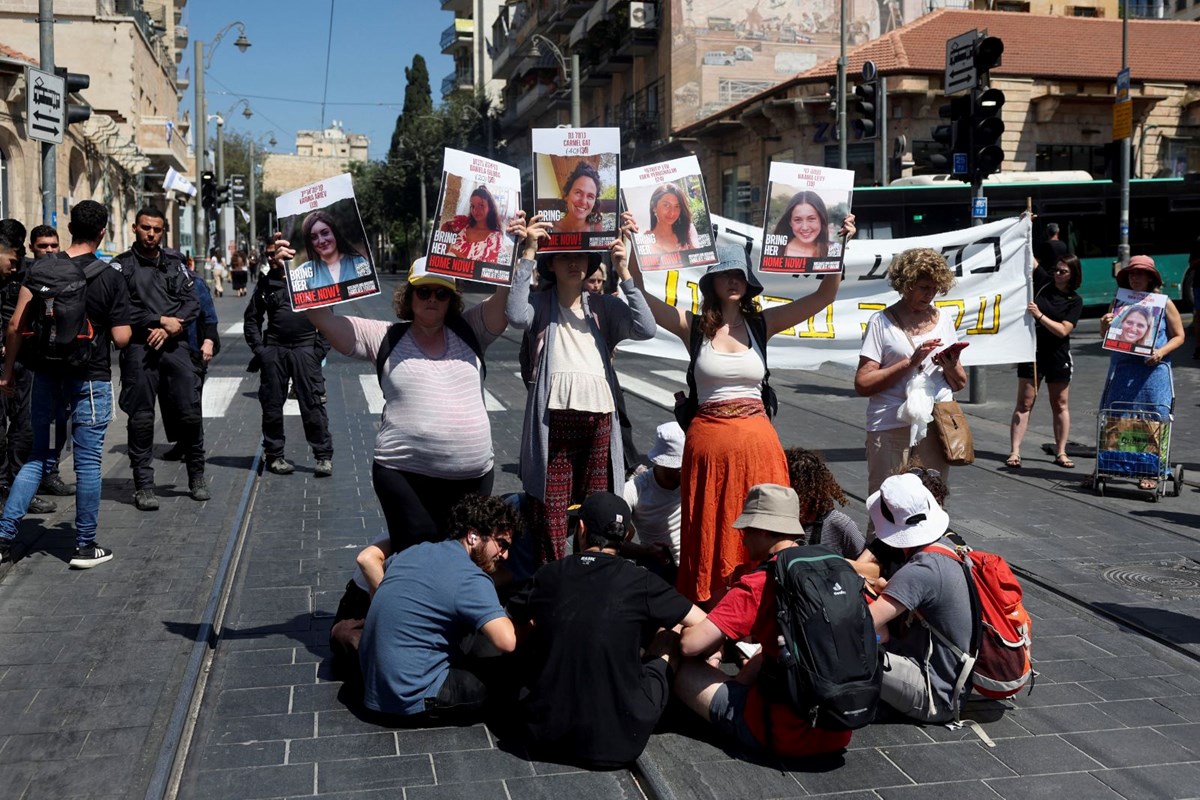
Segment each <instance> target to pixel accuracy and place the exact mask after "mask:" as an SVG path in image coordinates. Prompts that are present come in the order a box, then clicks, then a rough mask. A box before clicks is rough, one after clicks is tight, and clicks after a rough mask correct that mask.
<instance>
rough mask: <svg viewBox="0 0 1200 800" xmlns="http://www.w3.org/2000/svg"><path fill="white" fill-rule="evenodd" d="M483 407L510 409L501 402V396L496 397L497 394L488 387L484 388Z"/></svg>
mask: <svg viewBox="0 0 1200 800" xmlns="http://www.w3.org/2000/svg"><path fill="white" fill-rule="evenodd" d="M483 407H484V408H486V409H487V410H488V411H508V408H506V407H505V405H504V403H501V402H500V398H498V397H496V395H494V394H492V393H491V392H489V391H488V390H487V389H484V390H483Z"/></svg>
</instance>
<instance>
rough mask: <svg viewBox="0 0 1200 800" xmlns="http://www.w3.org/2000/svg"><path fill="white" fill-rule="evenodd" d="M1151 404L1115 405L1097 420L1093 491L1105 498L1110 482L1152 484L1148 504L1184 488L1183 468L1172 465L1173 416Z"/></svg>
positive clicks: (1178, 465)
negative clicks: (1126, 481)
mask: <svg viewBox="0 0 1200 800" xmlns="http://www.w3.org/2000/svg"><path fill="white" fill-rule="evenodd" d="M1160 408H1161V406H1159V405H1156V404H1153V403H1126V402H1120V401H1114V402H1113V403H1112V405H1111V406H1109V407H1106V408H1102V409H1100V412H1099V414H1098V415H1097V418H1096V469H1095V472H1094V473H1093V474H1092V488H1093V489H1094V490H1095V492H1096V494H1098V495H1100V496H1101V497H1103V496H1104V490H1105V484H1106V482H1107V481H1108V479H1110V478H1123V479H1127V480H1132V481H1135V482H1140V481H1142V480H1143V479H1146V478H1149V479H1151V480H1153V481H1155V484H1154V486H1155V488H1154V490H1153V492H1151V498H1150V499H1151V500H1153V501H1154V502H1158V498H1159V497H1161V496H1165V495H1166V494H1167V487H1168V484H1170V492H1171V496H1172V497H1178V496H1179V491H1180V489H1181V487H1182V486H1183V466H1182V465H1180V464H1176V465H1175V466H1174V468H1172V467H1171V466H1170V464H1171V461H1170V459H1171V422H1172V419H1173V418H1172V415H1170V414H1163V413H1162V412H1161V411H1159V410H1158V409H1160Z"/></svg>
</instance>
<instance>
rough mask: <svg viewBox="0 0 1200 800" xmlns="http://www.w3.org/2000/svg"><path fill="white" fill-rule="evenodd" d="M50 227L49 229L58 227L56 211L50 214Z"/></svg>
mask: <svg viewBox="0 0 1200 800" xmlns="http://www.w3.org/2000/svg"><path fill="white" fill-rule="evenodd" d="M50 227H51V228H57V227H58V212H57V211H51V212H50Z"/></svg>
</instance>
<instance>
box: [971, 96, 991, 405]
mask: <svg viewBox="0 0 1200 800" xmlns="http://www.w3.org/2000/svg"><path fill="white" fill-rule="evenodd" d="M978 95H979V87H978V86H973V87H971V108H975V107H976V105H977V104H976V99H977V97H978ZM968 147H970V148H971V150H972V152H973V151H974V149H975V139H974V131H971V136H970V137H969V138H968ZM978 197H983V178H982V177H981V176H980V175H979V174H978V173H976V174H974V175H972V176H971V204H972V207H973V206H974V204H975V198H978ZM982 224H983V218H982V217H976V216H975V214H974V211H972V213H971V226H972V227H974V226H976V225H982ZM967 400H968V402H970V403H971V404H972V405H979V404H980V403H986V402H987V373H985V372H984V371H983V367H967Z"/></svg>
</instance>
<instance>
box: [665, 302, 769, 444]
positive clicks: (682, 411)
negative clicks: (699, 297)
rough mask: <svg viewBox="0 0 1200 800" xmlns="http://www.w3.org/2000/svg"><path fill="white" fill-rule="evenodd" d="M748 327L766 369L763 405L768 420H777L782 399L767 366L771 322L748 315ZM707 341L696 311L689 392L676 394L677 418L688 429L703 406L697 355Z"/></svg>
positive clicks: (688, 378) (689, 367)
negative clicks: (780, 399) (697, 395)
mask: <svg viewBox="0 0 1200 800" xmlns="http://www.w3.org/2000/svg"><path fill="white" fill-rule="evenodd" d="M746 330H748V331H749V332H750V338H751V340H753V342H754V343H755V344H757V345H758V350H759V352H760V353H761V354H762V360H763V369H764V370H765V371H764V372H763V380H762V403H763V408H765V409H766V411H767V419H774V418H775V414H776V412H777V411H779V398H778V397H776V396H775V390H774V389H772V388H771V370H770V368H769V367H768V366H767V321H766V320H765V319H763V318H762V315H761V314H755V315H754V316H752V317H746ZM703 343H704V334H703V333H702V332H701V331H700V316H699V315H697V314H693V315H692V331H691V340H690V341H689V345H690V346H689V348H688V349H689V350H690V351H691V359H690V360H689V362H688V369H687V387H688V393H687V394H686V395H685V394H684V393H683V392H676V393H675V421H676V422H678V423H679V427H681V428H683V429H684V430H685V431H686V430H687V428H688V425H690V424H691V423H692V419H693V418H694V417H695V416H696V411H697V410H698V409H699V407H700V401H699V399H697V397H696V356H698V355H699V354H700V346H701V345H702V344H703Z"/></svg>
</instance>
